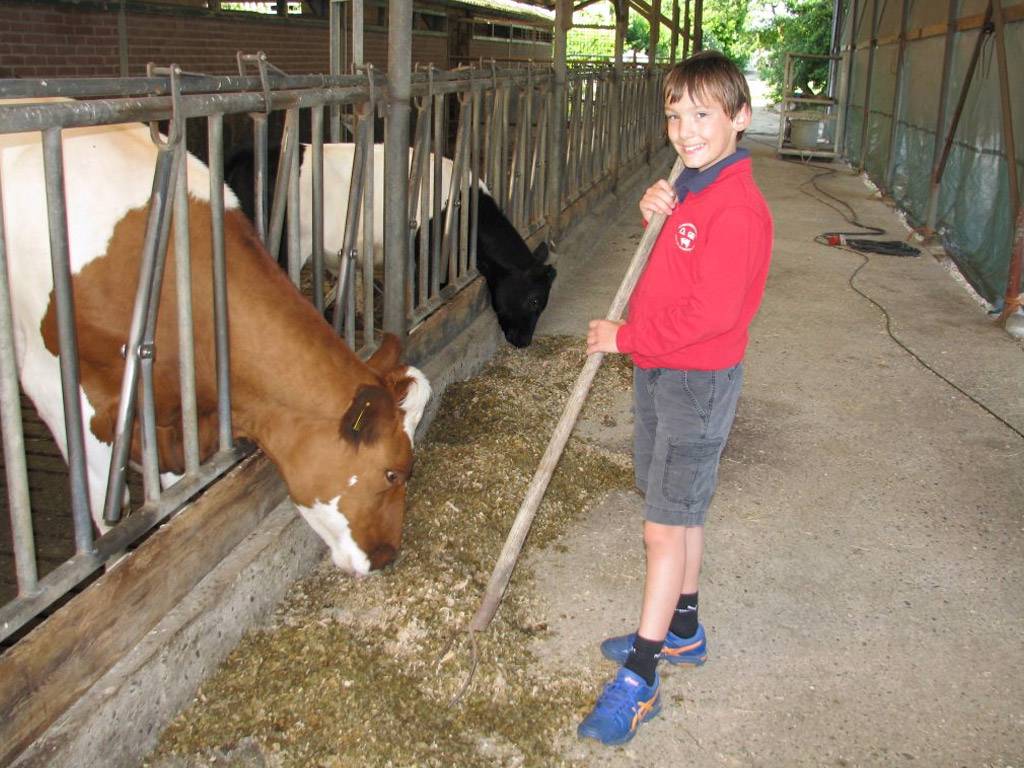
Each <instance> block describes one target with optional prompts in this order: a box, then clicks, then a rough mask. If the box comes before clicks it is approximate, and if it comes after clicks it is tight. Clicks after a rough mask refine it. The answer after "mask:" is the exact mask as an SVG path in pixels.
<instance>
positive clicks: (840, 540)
mask: <svg viewBox="0 0 1024 768" xmlns="http://www.w3.org/2000/svg"><path fill="white" fill-rule="evenodd" d="M758 118H759V121H758V123H756V124H755V127H754V133H753V135H751V136H750V137H748V138H747V139H746V140H745V141H744V144H745V145H746V146H748V147H749V148H750V149H751V150H752V152H753V153H754V157H755V160H754V163H755V168H754V170H755V176H756V178H757V180H758V182H759V184H760V185H761V188H762V190H763V191H764V192H765V195H766V197H767V199H768V203H769V205H770V207H771V209H772V211H773V214H774V217H775V224H776V242H775V251H774V261H773V266H772V271H771V276H770V278H769V282H768V288H767V293H766V296H765V300H764V304H763V308H762V310H761V313H760V314H759V316H758V318H757V319H756V321H755V323H754V327H753V329H752V341H751V344H750V348H749V351H748V354H747V367H746V383H745V388H744V393H743V396H742V398H741V401H740V410H739V415H738V418H737V423H736V427H735V429H734V431H733V435H732V438H731V441H730V443H729V446H728V449H727V453H726V456H725V458H724V461H723V466H722V472H721V482H720V486H719V490H718V494H717V496H716V499H715V502H714V504H713V506H712V511H711V516H710V520H709V524H708V528H707V550H706V558H705V566H704V574H703V579H702V584H701V593H700V595H701V609H700V610H701V620H702V621H703V622H704V624H705V626H706V628H707V630H708V634H709V643H710V660H709V662H708V663H707V664H706V665H705V666H704V667H702V668H700V669H695V670H687V669H679V670H668V671H664V677H663V696H664V702H665V705H666V706H665V708H664V710H663V713H662V715H661V716H660V717H659V718H658V719H656V720H654V721H652V722H651V723H649V724H646V725H644V726H643V727H642V728H641V731H640V733H639V734H638V736H637V738H636V739H634V740H633V741H632V742H631V743H630V744H629V745H627V746H625V747H621V748H611V749H609V748H604V747H601V746H600V745H596V744H593V743H590V742H588V743H580V742H577V741H576V740H575V739H574V738H572V737H571V736H567V742H566V748H565V749H566V756H571V757H575V758H579V759H581V760H582V761H583V762H584V763H585V764H587V765H595V766H633V765H645V766H654V765H687V766H690V767H691V768H700V767H701V766H804V765H806V766H823V765H829V766H833V765H834V766H902V765H907V766H909V765H918V766H972V767H975V766H1000V767H1005V766H1022V765H1024V685H1022V683H1024V671H1022V670H1024V640H1022V638H1024V472H1022V467H1024V461H1022V457H1024V376H1022V371H1024V347H1022V345H1021V342H1020V341H1017V340H1014V339H1012V338H1011V337H1010V336H1009V335H1007V334H1006V333H1005V332H1004V331H1003V330H1001V329H999V328H997V327H995V326H994V325H993V324H992V321H991V320H990V318H989V317H987V316H986V314H985V313H984V311H983V310H982V309H981V308H980V306H979V305H978V304H977V303H976V301H975V300H974V299H972V298H971V296H970V295H969V294H968V293H967V292H966V291H965V289H964V288H963V287H962V286H961V285H960V284H958V283H957V282H956V281H955V280H954V279H953V278H952V277H951V276H950V274H949V273H948V272H947V271H946V270H945V269H943V267H942V266H941V264H940V263H939V261H938V260H937V259H936V258H935V257H934V256H933V255H931V254H930V253H928V252H925V253H924V254H922V256H920V257H918V258H914V259H909V258H896V257H890V256H878V255H873V256H871V257H870V258H868V259H867V263H866V264H865V263H864V259H863V258H861V257H860V256H858V255H855V254H852V253H849V252H846V251H842V250H838V249H833V248H827V247H824V246H820V245H817V244H816V243H814V242H813V237H814V236H815V235H817V234H819V233H820V232H823V231H828V230H846V229H850V227H849V225H848V224H847V223H846V222H844V221H843V219H842V218H841V217H840V216H839V214H838V213H836V212H835V211H834V210H832V209H831V208H828V207H826V206H825V205H823V204H821V203H818V202H815V201H814V200H813V199H812V198H811V197H809V196H807V195H806V194H804V193H803V192H802V191H801V185H802V184H803V183H804V182H805V181H807V180H808V179H810V178H811V177H812V176H813V175H815V174H816V173H819V172H821V171H822V170H827V169H828V168H831V167H832V166H829V165H822V164H815V165H813V166H801V165H799V164H793V163H786V162H782V161H781V160H779V159H777V157H776V155H775V152H774V138H773V137H772V136H769V135H766V134H768V133H771V132H772V131H774V129H775V125H776V123H775V121H776V120H777V118H773V117H772V116H771V115H766V114H763V113H762V114H760V115H759V116H758ZM758 134H760V135H758ZM670 160H671V158H670V157H667V158H666V161H665V164H664V174H665V175H667V173H668V168H669V165H670ZM835 168H836V170H837V173H836V174H834V175H832V176H830V177H828V178H822V179H820V180H819V182H818V183H819V185H820V186H821V187H822V188H823V189H826V190H828V191H829V192H830V193H831V194H833V195H836V196H837V197H839V198H841V199H843V200H845V201H846V202H847V203H849V204H850V205H851V206H853V208H854V209H855V210H856V212H857V214H858V216H859V218H860V220H861V221H864V222H866V223H869V224H874V225H878V226H882V227H885V228H886V229H887V230H888V233H889V235H888V236H889V237H891V238H894V239H902V238H904V237H905V236H906V234H907V230H906V228H905V227H904V226H903V225H902V224H901V222H900V220H899V219H898V217H897V216H896V215H895V213H894V212H893V211H892V210H891V209H890V208H889V207H887V206H886V205H885V204H883V203H882V202H881V201H880V200H879V199H877V197H876V196H875V195H874V194H873V193H872V191H871V190H870V189H869V188H868V187H867V186H866V185H865V184H864V182H863V181H862V180H861V179H860V178H858V177H857V176H855V175H853V174H851V173H850V172H849V170H847V169H844V168H843V167H841V166H839V165H836V166H835ZM640 191H641V190H633V191H632V192H631V193H630V194H629V195H624V196H623V198H622V199H621V200H619V201H618V204H616V205H614V206H610V207H609V208H607V209H605V210H604V211H603V213H600V214H598V215H594V216H591V217H590V219H589V220H588V221H587V222H585V224H584V226H582V227H579V228H578V229H577V231H576V233H575V234H574V236H573V238H571V239H570V240H568V241H567V242H566V243H563V244H562V247H561V253H560V255H559V258H558V261H557V262H556V263H557V267H558V278H557V280H556V281H555V285H554V290H553V295H552V299H551V302H550V304H549V308H548V309H547V311H546V312H545V314H544V316H543V317H542V319H541V323H540V327H539V329H538V331H539V333H541V334H574V335H582V334H583V333H584V332H585V328H586V321H587V320H588V319H589V318H591V317H597V316H604V314H605V313H606V312H607V309H608V307H609V305H610V303H611V300H612V297H613V295H614V293H615V290H616V288H617V286H618V284H619V281H620V280H621V277H622V275H623V274H624V273H625V269H626V265H627V264H628V262H629V259H630V258H631V257H632V254H633V251H634V249H635V247H636V244H637V242H638V241H639V238H640V233H641V229H640V216H639V213H638V211H637V208H636V201H637V199H638V198H639V192H640ZM858 270H859V271H858ZM855 272H856V276H854V273H855ZM851 282H852V286H853V287H851ZM854 289H856V290H854ZM857 291H861V292H863V293H864V294H866V295H867V296H868V297H870V298H871V299H872V300H873V301H874V302H877V305H875V304H873V303H872V302H869V301H868V300H867V299H865V298H864V297H863V296H861V295H860V294H859V293H858V292H857ZM881 308H884V313H883V310H882V309H881ZM887 323H888V324H889V325H890V326H891V330H892V334H893V335H894V336H896V337H897V338H898V339H899V341H900V342H901V343H902V345H905V347H906V348H904V346H901V345H900V344H899V343H897V342H896V341H894V340H893V338H891V337H890V335H889V334H888V333H887V330H886V328H887ZM944 379H945V380H944ZM947 380H948V381H947ZM979 403H980V404H982V405H983V406H984V408H983V407H982V405H979ZM629 408H630V404H629V402H628V400H624V401H623V402H622V403H620V407H619V408H618V409H617V410H618V412H617V413H615V414H613V415H614V416H615V418H616V420H617V422H618V423H619V424H620V425H623V426H622V427H620V428H618V429H616V430H610V431H608V432H607V433H606V434H604V436H603V437H602V438H601V439H602V440H603V441H605V442H606V443H607V444H608V445H609V446H611V447H614V448H615V449H616V450H622V451H627V452H628V451H629V450H630V442H629V440H630V438H629V434H630V433H629V425H630V420H631V417H630V414H629ZM985 409H988V411H990V412H991V413H989V412H987V411H986V410H985ZM992 414H995V416H993V415H992ZM593 431H594V430H592V429H591V430H589V431H588V433H593ZM640 510H641V503H640V499H639V497H637V496H634V495H632V494H624V495H621V496H617V497H613V498H610V499H608V500H607V501H606V502H605V503H604V504H602V505H601V506H599V507H598V508H596V509H594V510H592V511H591V512H590V513H589V515H588V517H587V518H586V519H585V520H584V521H583V522H582V523H581V524H580V526H579V527H578V528H577V529H576V530H575V531H574V532H573V534H572V535H571V536H569V537H568V538H567V540H566V541H565V542H564V544H565V545H566V547H567V552H566V553H564V554H561V555H554V556H552V555H550V554H547V555H545V556H544V557H545V560H544V563H543V567H541V568H537V578H538V583H539V589H540V591H541V595H542V598H543V599H544V601H546V603H547V604H548V606H549V608H550V610H549V611H548V617H549V620H550V623H549V626H550V627H551V628H552V630H553V632H552V637H551V638H550V639H549V640H547V641H545V642H544V644H543V645H542V646H539V647H538V651H539V653H540V654H541V656H542V658H545V659H546V660H547V661H548V662H549V663H557V664H562V665H570V666H571V665H580V666H593V665H604V666H605V667H606V668H607V671H608V674H609V676H610V675H611V674H613V672H614V667H613V666H612V665H611V664H610V663H609V662H606V661H604V660H602V659H601V657H600V654H599V652H598V650H597V645H598V642H599V641H600V640H601V639H602V638H603V637H605V636H607V635H609V634H614V633H621V632H625V631H631V630H632V629H634V628H635V625H636V621H637V617H638V611H639V599H640V593H641V589H642V576H643V551H642V544H641V522H640ZM567 585H578V586H577V587H576V588H575V589H573V588H568V587H567ZM596 693H597V692H596V691H595V695H596Z"/></svg>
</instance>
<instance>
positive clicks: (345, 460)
mask: <svg viewBox="0 0 1024 768" xmlns="http://www.w3.org/2000/svg"><path fill="white" fill-rule="evenodd" d="M63 154H64V168H65V185H66V198H67V220H68V233H69V242H70V260H71V271H72V275H73V278H72V285H73V292H74V301H75V312H76V321H77V332H78V344H79V354H80V367H81V387H80V398H81V404H82V409H83V414H84V416H85V419H86V425H87V430H86V453H87V460H88V479H89V494H90V505H91V510H92V515H93V519H94V520H95V521H96V524H97V526H99V527H100V529H101V530H104V529H105V528H104V526H103V523H102V506H103V498H104V493H105V486H106V479H107V470H108V466H109V462H110V457H111V453H112V451H111V444H112V440H113V432H114V425H115V421H116V409H117V401H118V397H119V391H120V384H121V377H122V372H123V370H124V361H123V359H122V358H121V354H120V350H121V347H122V345H123V344H124V343H125V342H126V340H127V334H128V328H129V323H130V318H131V310H132V303H133V300H134V296H135V290H136V284H137V281H138V268H139V256H140V253H141V250H142V241H143V236H144V233H145V227H146V216H147V206H148V201H149V195H150V187H151V184H152V174H153V168H154V165H155V161H156V154H157V150H156V148H155V146H154V145H153V143H152V142H151V140H150V137H149V131H148V129H147V128H146V127H144V126H142V125H116V126H107V127H95V128H78V129H71V130H66V131H64V133H63ZM187 164H188V191H189V219H190V227H191V233H192V234H191V255H192V260H193V263H192V276H193V277H192V291H193V305H194V314H195V331H194V335H195V344H196V386H197V391H198V405H199V413H200V441H201V452H202V455H203V456H204V457H205V456H208V455H209V454H211V453H213V452H214V451H215V450H216V447H217V446H216V442H217V387H216V371H215V352H214V332H213V295H212V286H211V279H210V275H211V274H212V273H211V269H212V254H211V245H210V242H211V238H210V227H211V209H210V205H209V189H210V184H209V171H208V169H207V167H206V166H205V165H203V163H201V162H200V161H199V160H198V159H196V158H195V157H192V156H191V155H190V156H189V157H188V161H187ZM0 176H2V183H3V206H4V211H3V212H4V221H5V227H6V238H7V241H6V243H7V254H8V261H9V271H10V280H11V286H12V288H11V291H12V294H13V295H12V306H13V311H14V321H15V337H16V338H15V346H16V352H17V359H18V368H19V374H20V377H21V382H22V386H23V388H24V390H25V392H26V393H27V394H28V395H29V396H30V397H31V398H32V400H33V402H34V403H35V405H36V407H37V409H38V410H39V413H40V415H41V416H42V418H43V420H44V421H45V422H46V423H47V425H48V426H49V427H50V430H51V431H52V432H53V434H54V436H55V438H56V440H57V442H58V444H59V445H60V447H61V450H62V451H63V452H64V455H65V458H66V457H67V448H66V446H67V438H66V434H65V427H64V414H63V405H62V401H61V395H60V369H59V361H58V357H57V355H58V354H59V351H60V350H59V343H58V338H57V328H56V300H55V298H54V294H53V280H52V274H51V268H50V255H49V241H48V236H47V232H48V228H47V218H46V197H45V188H44V182H43V165H42V154H41V146H40V140H39V135H38V134H35V133H33V134H12V135H0ZM224 195H225V208H226V212H225V215H224V231H225V235H224V237H225V246H226V253H227V263H228V267H227V273H228V305H229V316H228V325H229V340H230V350H231V390H232V402H231V408H232V426H233V429H234V431H235V433H236V434H237V435H238V436H240V437H248V438H250V439H252V440H253V441H254V442H256V443H257V444H258V445H259V446H260V447H261V448H262V449H263V450H264V451H265V452H266V453H267V455H269V456H270V458H271V459H272V460H273V461H274V463H275V464H276V465H277V467H278V469H279V470H280V472H281V475H282V476H283V478H284V480H285V482H286V484H287V486H288V491H289V494H290V496H291V498H292V500H293V501H294V503H295V505H296V507H297V508H298V509H299V511H300V512H301V514H302V515H303V516H304V517H305V519H306V520H307V521H308V523H309V524H310V526H311V527H312V528H313V530H314V531H316V533H317V534H318V535H319V536H320V537H321V538H322V539H323V540H324V541H325V542H326V543H327V545H328V546H329V547H330V550H331V557H332V559H333V561H334V563H335V564H336V565H337V566H338V567H339V568H341V569H344V570H346V571H349V572H352V573H355V574H357V575H363V574H366V573H368V572H369V571H370V570H371V569H375V568H380V567H382V566H383V565H386V564H387V563H388V562H390V561H391V560H392V559H394V557H395V555H396V553H397V550H398V547H399V544H400V541H401V532H402V524H403V519H404V515H405V495H406V480H407V479H408V477H409V473H410V471H411V469H412V459H413V457H412V441H413V433H414V431H415V428H416V425H417V423H418V422H419V420H420V417H421V416H422V414H423V410H424V407H425V406H426V403H427V401H428V400H429V397H430V385H429V383H428V382H427V380H426V378H425V377H424V376H423V374H422V373H421V372H420V371H419V370H417V369H416V368H414V367H412V366H406V365H401V364H400V363H399V359H398V358H399V344H398V341H397V339H396V338H394V337H386V338H385V341H384V342H383V343H382V345H381V347H380V349H379V350H378V351H377V353H376V354H375V355H374V356H373V357H372V358H371V359H370V360H369V361H367V362H366V363H363V362H362V361H361V360H360V359H359V358H358V357H357V356H356V355H355V354H354V353H353V352H352V350H350V349H349V348H348V347H347V346H346V345H345V344H344V343H343V342H342V341H341V340H340V339H338V338H337V336H336V335H335V334H334V333H332V331H331V329H330V327H329V326H328V325H327V323H326V322H324V320H323V319H322V318H321V317H320V316H319V315H318V314H317V312H316V310H315V309H314V308H313V307H312V306H311V305H310V304H309V303H308V302H307V301H305V300H304V299H303V298H302V296H301V295H300V294H299V293H298V292H297V291H296V289H295V288H294V287H293V286H292V284H291V283H290V282H289V281H288V279H287V278H286V277H285V275H284V274H283V273H282V272H281V271H280V269H278V267H277V265H276V264H275V263H274V262H273V261H272V260H271V258H270V257H269V255H268V254H267V253H266V251H265V250H264V248H263V246H262V245H261V244H260V242H259V240H258V238H257V237H256V234H255V232H254V231H253V228H252V226H251V224H250V223H249V221H248V219H247V218H246V217H245V216H244V215H243V214H242V213H241V212H240V211H239V210H238V202H237V199H236V197H235V195H234V194H233V193H232V192H231V191H230V189H228V188H227V187H225V191H224ZM172 240H173V238H172ZM174 268H175V260H174V253H173V243H172V245H171V246H170V247H169V253H168V258H167V273H166V274H167V277H166V278H165V279H164V281H163V287H162V294H161V308H160V314H159V322H158V329H157V334H156V350H157V354H156V363H155V381H156V403H157V425H158V435H159V446H160V467H161V471H163V472H168V473H174V472H181V471H182V470H183V455H182V448H181V445H182V439H181V405H180V396H179V391H178V340H177V321H176V289H175V281H174V279H173V275H174V272H173V270H174ZM137 449H138V432H137V431H136V435H135V442H134V444H133V455H134V456H135V457H136V459H137V458H138V451H137Z"/></svg>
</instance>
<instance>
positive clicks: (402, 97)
mask: <svg viewBox="0 0 1024 768" xmlns="http://www.w3.org/2000/svg"><path fill="white" fill-rule="evenodd" d="M411 73H412V0H389V3H388V81H389V85H390V92H389V94H388V103H389V110H388V124H387V131H386V136H385V143H386V151H385V161H384V179H385V180H384V199H385V200H386V201H387V205H386V208H385V211H384V226H385V229H384V330H385V331H388V332H391V333H396V334H398V336H399V338H404V337H405V330H406V329H405V307H404V305H403V298H404V294H403V290H402V274H403V271H402V266H403V265H404V264H405V259H406V256H407V254H406V247H407V245H408V243H407V241H406V238H405V212H406V208H407V207H408V200H407V199H406V197H407V195H408V194H409V190H408V188H407V185H408V183H409V113H410V106H409V99H410V97H411V95H412V92H411V89H410V84H411Z"/></svg>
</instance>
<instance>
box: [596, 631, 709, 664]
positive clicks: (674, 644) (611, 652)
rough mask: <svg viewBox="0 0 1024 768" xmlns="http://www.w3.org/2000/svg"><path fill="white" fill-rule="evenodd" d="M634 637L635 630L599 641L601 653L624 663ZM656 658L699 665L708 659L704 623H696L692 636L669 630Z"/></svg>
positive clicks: (671, 662) (674, 662)
mask: <svg viewBox="0 0 1024 768" xmlns="http://www.w3.org/2000/svg"><path fill="white" fill-rule="evenodd" d="M635 639H636V633H635V632H634V633H633V634H631V635H619V636H618V637H609V638H608V639H607V640H605V641H604V642H603V643H601V654H602V655H603V656H604V657H605V658H606V659H611V660H612V661H617V662H618V663H619V664H625V663H626V659H627V658H628V657H629V652H630V651H631V650H633V641H634V640H635ZM658 658H659V659H664V660H665V661H667V662H668V663H669V664H690V665H692V666H695V667H699V666H700V665H701V664H703V663H704V662H705V661H707V660H708V641H707V637H706V636H705V634H704V625H703V624H698V625H697V634H695V635H694V636H693V637H679V635H674V634H672V633H671V632H669V633H668V637H666V638H665V645H664V646H663V647H662V649H661V653H660V654H658Z"/></svg>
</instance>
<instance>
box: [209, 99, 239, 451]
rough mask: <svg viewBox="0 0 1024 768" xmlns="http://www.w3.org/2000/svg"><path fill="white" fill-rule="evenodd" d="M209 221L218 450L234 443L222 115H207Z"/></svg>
mask: <svg viewBox="0 0 1024 768" xmlns="http://www.w3.org/2000/svg"><path fill="white" fill-rule="evenodd" d="M208 136H209V142H208V146H209V156H210V224H211V227H210V228H211V237H212V246H213V323H214V334H215V340H216V350H217V426H218V433H217V438H218V445H219V447H220V450H222V451H227V450H230V449H231V447H232V445H233V444H234V439H233V437H232V434H233V430H232V427H231V349H230V346H229V344H228V275H227V264H226V261H225V256H224V116H223V115H210V117H209V128H208Z"/></svg>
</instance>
